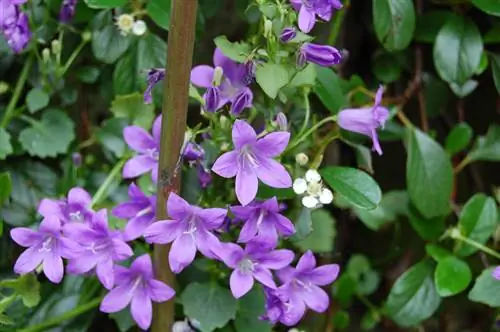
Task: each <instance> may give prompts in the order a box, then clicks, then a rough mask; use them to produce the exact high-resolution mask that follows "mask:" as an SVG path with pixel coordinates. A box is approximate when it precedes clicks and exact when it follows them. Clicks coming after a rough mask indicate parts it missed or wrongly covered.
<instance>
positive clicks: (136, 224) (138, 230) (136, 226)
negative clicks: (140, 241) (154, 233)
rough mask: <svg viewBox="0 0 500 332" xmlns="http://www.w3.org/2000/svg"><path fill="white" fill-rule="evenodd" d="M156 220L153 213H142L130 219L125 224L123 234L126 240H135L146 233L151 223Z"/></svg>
mask: <svg viewBox="0 0 500 332" xmlns="http://www.w3.org/2000/svg"><path fill="white" fill-rule="evenodd" d="M153 222H154V216H153V215H151V214H146V215H142V216H139V217H135V218H132V219H130V220H129V221H128V222H127V225H126V226H125V230H124V231H123V236H124V238H125V240H126V241H132V240H135V239H137V238H139V237H141V236H142V234H144V232H145V231H146V229H147V228H148V226H149V225H151V224H152V223H153Z"/></svg>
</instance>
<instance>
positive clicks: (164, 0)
mask: <svg viewBox="0 0 500 332" xmlns="http://www.w3.org/2000/svg"><path fill="white" fill-rule="evenodd" d="M170 10H171V0H149V1H148V5H147V6H146V11H147V12H148V15H149V17H151V19H152V20H153V21H154V22H155V23H156V24H158V26H160V27H162V28H163V29H165V30H168V29H169V28H170Z"/></svg>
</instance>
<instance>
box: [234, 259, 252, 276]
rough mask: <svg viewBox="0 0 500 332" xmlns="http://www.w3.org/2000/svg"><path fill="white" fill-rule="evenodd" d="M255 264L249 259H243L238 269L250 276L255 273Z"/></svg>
mask: <svg viewBox="0 0 500 332" xmlns="http://www.w3.org/2000/svg"><path fill="white" fill-rule="evenodd" d="M255 265H256V264H255V263H254V262H252V261H251V260H250V259H248V258H243V259H242V260H241V261H240V262H239V263H238V269H239V270H240V271H241V273H243V274H250V273H252V272H253V269H254V268H255Z"/></svg>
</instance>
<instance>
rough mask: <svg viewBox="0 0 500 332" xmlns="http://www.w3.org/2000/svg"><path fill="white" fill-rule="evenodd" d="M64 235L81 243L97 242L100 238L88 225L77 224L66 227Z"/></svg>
mask: <svg viewBox="0 0 500 332" xmlns="http://www.w3.org/2000/svg"><path fill="white" fill-rule="evenodd" d="M64 235H65V236H67V237H68V238H70V239H73V240H75V241H78V242H80V243H81V242H85V241H92V240H95V239H97V236H98V235H97V233H96V231H95V230H93V229H92V228H90V227H89V226H88V225H86V224H80V223H76V222H73V223H69V224H66V225H64Z"/></svg>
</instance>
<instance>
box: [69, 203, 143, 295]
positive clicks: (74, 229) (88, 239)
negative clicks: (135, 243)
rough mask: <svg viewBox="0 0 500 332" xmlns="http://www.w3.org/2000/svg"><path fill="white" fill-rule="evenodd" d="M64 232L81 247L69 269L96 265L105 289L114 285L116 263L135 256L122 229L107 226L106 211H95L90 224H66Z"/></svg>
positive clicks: (77, 270) (78, 270)
mask: <svg viewBox="0 0 500 332" xmlns="http://www.w3.org/2000/svg"><path fill="white" fill-rule="evenodd" d="M63 232H64V235H66V236H67V237H68V238H70V239H72V240H73V241H75V242H77V243H78V244H79V245H80V247H81V250H79V251H77V253H75V255H74V257H72V259H71V260H70V261H69V264H68V272H70V273H75V274H82V273H87V272H89V271H90V270H92V269H94V268H95V271H96V274H97V278H99V281H100V282H101V284H102V285H103V286H104V287H105V288H106V289H111V288H113V285H114V283H115V269H114V268H115V262H119V261H122V260H125V259H127V258H129V257H132V255H133V254H134V252H133V251H132V248H130V247H129V245H128V244H127V243H125V241H123V239H122V236H121V234H120V231H114V230H111V229H109V228H108V216H107V210H106V209H102V210H100V211H98V212H96V213H95V214H94V217H93V218H92V221H91V222H90V223H88V224H81V223H71V224H66V225H65V226H64V229H63Z"/></svg>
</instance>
